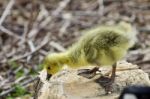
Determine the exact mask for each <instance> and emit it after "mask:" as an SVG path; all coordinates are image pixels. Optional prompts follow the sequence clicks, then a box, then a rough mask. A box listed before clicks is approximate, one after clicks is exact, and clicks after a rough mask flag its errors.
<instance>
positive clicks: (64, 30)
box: [0, 0, 150, 99]
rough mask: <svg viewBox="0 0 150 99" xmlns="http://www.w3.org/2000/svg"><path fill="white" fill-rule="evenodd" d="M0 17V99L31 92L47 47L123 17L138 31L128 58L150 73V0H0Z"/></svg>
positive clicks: (56, 48)
mask: <svg viewBox="0 0 150 99" xmlns="http://www.w3.org/2000/svg"><path fill="white" fill-rule="evenodd" d="M0 16H1V17H0V98H1V99H14V98H15V97H20V96H24V95H26V96H27V97H28V96H32V94H33V91H34V87H33V84H34V82H35V81H36V76H37V74H38V71H40V70H41V69H42V67H41V65H40V64H41V62H42V60H43V58H44V57H45V56H46V55H47V54H48V53H49V52H61V51H64V50H66V48H68V47H69V46H70V45H71V44H72V43H74V42H76V41H77V39H78V38H79V37H80V36H81V31H82V30H84V29H88V28H91V27H94V26H96V25H99V24H106V23H109V24H112V23H117V22H119V21H121V20H123V21H128V22H131V23H132V24H133V26H135V27H136V28H137V31H138V35H137V42H136V44H135V46H134V47H133V48H131V49H130V50H129V52H128V54H127V56H126V59H127V61H128V62H131V63H134V64H137V65H139V66H140V68H141V69H143V70H145V72H148V73H150V1H149V0H0ZM21 99H23V98H21ZM26 99H28V98H26Z"/></svg>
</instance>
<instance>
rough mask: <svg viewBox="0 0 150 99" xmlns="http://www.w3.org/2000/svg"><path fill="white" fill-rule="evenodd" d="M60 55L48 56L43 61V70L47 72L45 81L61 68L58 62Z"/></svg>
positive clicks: (61, 65)
mask: <svg viewBox="0 0 150 99" xmlns="http://www.w3.org/2000/svg"><path fill="white" fill-rule="evenodd" d="M59 57H60V55H59V54H57V53H53V54H49V55H48V56H47V57H46V58H45V60H44V68H45V69H46V70H47V80H49V79H50V78H51V76H52V75H54V74H56V73H57V72H59V71H60V70H61V69H62V68H63V64H62V63H61V61H60V58H59Z"/></svg>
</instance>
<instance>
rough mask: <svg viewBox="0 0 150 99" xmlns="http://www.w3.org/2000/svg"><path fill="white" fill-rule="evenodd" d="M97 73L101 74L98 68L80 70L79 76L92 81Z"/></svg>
mask: <svg viewBox="0 0 150 99" xmlns="http://www.w3.org/2000/svg"><path fill="white" fill-rule="evenodd" d="M97 71H98V72H101V71H100V70H99V68H98V67H95V68H93V69H80V70H78V75H80V76H83V77H85V78H88V79H91V78H93V77H94V76H95V75H96V72H97Z"/></svg>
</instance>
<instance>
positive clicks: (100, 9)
mask: <svg viewBox="0 0 150 99" xmlns="http://www.w3.org/2000/svg"><path fill="white" fill-rule="evenodd" d="M98 3H99V9H98V11H99V14H100V16H103V14H104V4H103V3H104V1H103V0H98Z"/></svg>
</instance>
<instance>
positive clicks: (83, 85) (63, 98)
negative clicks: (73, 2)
mask: <svg viewBox="0 0 150 99" xmlns="http://www.w3.org/2000/svg"><path fill="white" fill-rule="evenodd" d="M89 68H90V67H89ZM110 70H111V67H110V66H109V67H108V66H105V67H101V71H102V73H103V74H104V75H105V74H106V73H108V72H109V71H110ZM100 76H101V75H99V74H97V75H96V76H95V77H93V78H91V79H87V78H85V77H82V76H79V75H77V69H74V70H72V69H67V70H63V71H61V72H59V73H57V74H56V75H54V76H53V77H52V78H51V80H50V81H46V71H44V70H43V71H42V72H41V73H40V75H39V78H40V83H39V84H38V88H37V89H36V90H38V91H36V96H35V99H115V98H117V97H118V96H119V94H120V92H121V91H122V90H123V88H125V87H127V86H131V85H142V86H149V85H150V80H149V76H148V74H147V73H145V72H144V71H143V70H141V69H138V66H137V65H133V64H130V63H127V62H120V63H118V64H117V72H116V78H115V82H114V84H113V90H112V93H111V94H109V95H106V94H105V93H106V92H105V89H104V87H102V86H101V85H100V84H99V83H98V82H96V80H97V79H98V78H99V77H100Z"/></svg>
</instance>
